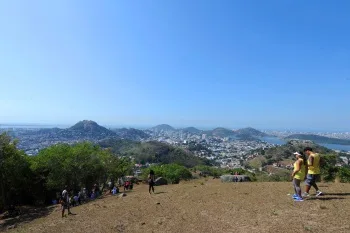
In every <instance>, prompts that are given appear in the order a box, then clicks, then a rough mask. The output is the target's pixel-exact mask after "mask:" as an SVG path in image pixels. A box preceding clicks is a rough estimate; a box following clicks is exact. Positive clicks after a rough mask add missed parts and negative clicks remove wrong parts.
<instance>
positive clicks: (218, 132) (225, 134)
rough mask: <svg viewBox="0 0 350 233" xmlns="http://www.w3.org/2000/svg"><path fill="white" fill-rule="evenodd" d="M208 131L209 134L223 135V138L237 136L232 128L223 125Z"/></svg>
mask: <svg viewBox="0 0 350 233" xmlns="http://www.w3.org/2000/svg"><path fill="white" fill-rule="evenodd" d="M207 133H208V134H209V135H212V136H216V137H222V138H224V137H233V136H235V133H234V132H233V131H232V130H229V129H226V128H222V127H218V128H215V129H213V130H211V131H207Z"/></svg>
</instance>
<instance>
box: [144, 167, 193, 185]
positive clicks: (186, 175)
mask: <svg viewBox="0 0 350 233" xmlns="http://www.w3.org/2000/svg"><path fill="white" fill-rule="evenodd" d="M151 169H152V170H153V171H154V173H155V176H156V177H163V178H165V179H166V180H167V181H168V183H171V184H178V183H179V182H180V180H188V179H191V178H192V174H191V172H190V171H189V170H188V169H187V168H185V167H184V166H181V165H178V164H163V165H154V166H151V167H149V168H147V169H144V170H143V172H142V174H143V178H144V179H147V176H148V174H149V172H150V170H151Z"/></svg>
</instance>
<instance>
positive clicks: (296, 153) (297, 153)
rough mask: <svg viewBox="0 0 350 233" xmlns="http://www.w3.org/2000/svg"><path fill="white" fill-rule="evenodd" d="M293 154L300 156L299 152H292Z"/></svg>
mask: <svg viewBox="0 0 350 233" xmlns="http://www.w3.org/2000/svg"><path fill="white" fill-rule="evenodd" d="M293 154H294V155H301V154H300V153H299V152H294V153H293Z"/></svg>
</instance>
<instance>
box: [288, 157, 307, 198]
mask: <svg viewBox="0 0 350 233" xmlns="http://www.w3.org/2000/svg"><path fill="white" fill-rule="evenodd" d="M294 155H295V157H296V159H297V160H296V161H295V162H294V169H293V172H292V179H293V187H294V195H293V199H295V201H303V197H302V196H301V188H300V183H301V181H303V180H305V177H306V174H307V160H306V156H305V154H303V153H299V152H295V153H294Z"/></svg>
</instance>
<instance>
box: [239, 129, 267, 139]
mask: <svg viewBox="0 0 350 233" xmlns="http://www.w3.org/2000/svg"><path fill="white" fill-rule="evenodd" d="M234 132H235V134H236V135H237V136H239V135H249V136H251V137H266V136H268V135H267V134H266V133H263V132H261V131H259V130H256V129H254V128H251V127H247V128H242V129H238V130H236V131H234Z"/></svg>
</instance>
